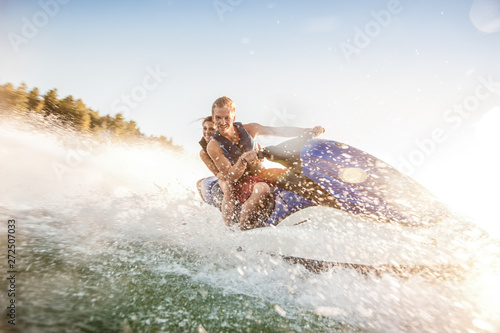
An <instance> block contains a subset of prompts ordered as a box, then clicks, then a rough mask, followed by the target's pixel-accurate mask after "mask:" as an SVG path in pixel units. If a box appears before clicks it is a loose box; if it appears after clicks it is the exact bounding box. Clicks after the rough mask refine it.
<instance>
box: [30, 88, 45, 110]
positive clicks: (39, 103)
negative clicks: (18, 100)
mask: <svg viewBox="0 0 500 333" xmlns="http://www.w3.org/2000/svg"><path fill="white" fill-rule="evenodd" d="M44 105H45V102H44V100H43V99H40V95H39V91H38V88H33V89H32V90H31V91H30V92H29V94H28V111H31V112H36V113H41V112H42V110H43V106H44Z"/></svg>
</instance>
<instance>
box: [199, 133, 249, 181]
mask: <svg viewBox="0 0 500 333" xmlns="http://www.w3.org/2000/svg"><path fill="white" fill-rule="evenodd" d="M207 153H208V155H209V156H210V158H211V159H212V161H213V162H214V163H215V166H216V167H217V169H218V170H219V172H220V174H221V175H222V178H223V179H224V180H228V181H230V182H232V183H236V182H237V181H238V179H240V178H241V176H243V173H245V169H246V163H245V162H244V161H243V160H242V157H243V158H244V157H245V156H247V154H246V153H244V154H243V155H242V156H241V157H240V158H239V159H238V161H237V162H236V163H235V164H234V165H231V162H229V160H228V159H227V157H226V155H224V152H223V151H222V149H221V147H219V145H218V143H217V142H216V141H215V140H210V142H209V143H208V146H207ZM254 154H255V153H254ZM249 162H251V161H249Z"/></svg>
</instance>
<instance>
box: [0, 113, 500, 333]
mask: <svg viewBox="0 0 500 333" xmlns="http://www.w3.org/2000/svg"><path fill="white" fill-rule="evenodd" d="M0 147H1V148H0V157H1V159H2V165H1V171H0V184H1V191H0V202H1V204H0V211H2V213H3V214H2V215H8V216H9V218H16V220H19V221H21V222H20V224H19V232H20V233H24V234H25V235H26V236H30V237H34V236H35V235H36V237H38V238H41V239H43V240H44V242H46V243H44V244H45V245H42V246H47V248H48V247H51V246H53V247H57V249H59V250H60V251H62V252H63V253H64V255H63V257H64V258H66V260H67V264H68V265H70V264H71V263H73V262H77V263H78V264H79V265H86V262H87V261H86V260H89V258H103V259H102V261H103V262H102V267H105V266H106V264H109V262H107V261H105V260H112V261H113V260H117V261H118V260H125V261H126V260H128V261H131V262H133V263H136V262H137V269H138V270H140V269H144V268H145V267H146V268H148V269H150V270H153V271H155V272H157V273H159V274H167V273H175V274H179V275H189V276H190V277H191V279H194V280H197V281H202V282H203V283H206V284H209V285H211V286H212V287H214V288H220V289H221V290H223V291H224V293H228V294H244V295H249V296H251V297H256V298H262V299H265V300H267V301H268V302H271V303H273V304H275V305H276V306H275V307H274V309H275V311H276V312H277V313H278V314H279V315H280V316H283V317H286V316H293V315H294V314H295V315H297V314H300V313H301V312H302V311H312V312H314V313H316V314H317V315H318V316H330V317H332V318H335V319H336V320H338V322H340V323H347V324H349V325H351V326H352V327H354V330H356V329H358V328H359V329H361V330H366V331H369V332H401V331H404V332H455V331H458V332H498V330H499V329H500V319H499V317H498V313H499V311H500V302H499V301H498V300H499V299H500V290H499V289H498V288H497V287H496V281H498V279H499V274H498V270H497V269H498V267H497V266H498V253H499V251H498V247H497V246H495V245H487V246H486V245H485V246H483V248H485V249H486V250H484V251H485V255H488V256H489V257H485V258H483V259H484V260H483V261H481V262H477V263H475V264H474V265H472V266H473V267H474V268H476V271H477V272H475V273H474V274H471V276H467V277H465V278H462V279H458V280H448V281H440V280H436V281H429V280H427V279H424V278H423V277H421V276H418V275H416V276H413V277H411V278H408V279H404V278H400V277H395V276H392V275H382V276H371V275H368V276H366V275H362V274H359V273H358V272H357V271H354V270H350V269H346V268H337V269H333V270H331V271H329V272H326V273H322V274H314V273H311V272H308V271H307V270H306V269H305V268H303V267H302V266H299V265H291V264H289V263H285V262H283V261H282V260H281V259H279V258H276V257H270V256H268V255H265V254H260V253H252V252H248V251H247V252H245V251H238V247H239V245H240V244H241V243H243V242H244V240H245V234H244V233H240V232H232V231H229V230H227V229H226V228H225V227H224V226H223V223H222V219H221V217H220V213H219V212H218V211H217V210H216V209H215V208H213V207H209V206H208V205H205V204H204V203H202V202H201V200H200V199H199V198H198V195H197V193H196V190H195V188H194V186H195V185H194V184H195V182H196V180H197V179H199V178H201V177H203V176H206V175H207V173H208V172H206V170H204V167H203V166H202V164H201V163H200V161H198V159H197V158H196V157H195V156H189V155H187V154H184V153H178V152H173V151H168V150H164V149H160V148H158V147H153V146H147V145H138V144H135V145H132V144H130V145H125V144H113V143H112V142H107V143H103V142H101V141H98V140H96V139H94V138H92V137H84V136H82V135H80V134H78V133H74V132H71V131H67V130H65V129H62V128H59V127H57V126H53V125H48V126H46V127H44V128H42V129H41V128H39V127H38V126H35V125H33V124H31V123H29V122H26V121H23V122H20V121H18V120H8V121H7V120H4V121H3V122H2V123H1V124H0ZM23 228H25V229H24V230H23ZM4 232H5V231H4V230H2V231H1V233H2V235H0V236H1V237H2V239H3V238H4V237H3V233H4ZM133 241H137V242H139V243H140V244H141V245H140V246H138V247H137V248H135V250H133V251H135V252H136V253H135V252H134V253H130V250H129V252H124V250H122V249H119V244H123V243H129V242H133ZM26 242H27V243H26V245H24V247H29V246H30V241H29V240H27V241H26ZM51 244H52V245H51ZM2 248H3V240H2ZM42 250H43V249H42ZM172 250H173V251H174V252H176V253H177V254H176V255H177V256H179V260H178V261H174V262H172V260H170V261H169V262H168V264H166V262H164V261H162V256H161V255H162V254H163V253H167V252H169V251H172ZM104 258H115V259H104ZM26 265H27V266H28V265H30V264H26ZM495 265H496V266H495ZM491 267H493V268H491ZM28 271H29V269H28ZM109 274H111V273H109ZM65 278H66V279H67V280H71V279H73V278H72V277H71V276H66V277H65ZM74 279H75V280H76V278H74ZM41 283H43V281H42V282H41ZM74 283H75V284H76V283H77V282H76V281H75V282H74Z"/></svg>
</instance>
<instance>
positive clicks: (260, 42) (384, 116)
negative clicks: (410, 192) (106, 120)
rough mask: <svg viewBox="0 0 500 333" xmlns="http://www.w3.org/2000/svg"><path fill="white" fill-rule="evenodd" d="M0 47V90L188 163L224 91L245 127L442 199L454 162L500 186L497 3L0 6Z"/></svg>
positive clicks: (242, 0)
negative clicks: (301, 133) (372, 163)
mask: <svg viewBox="0 0 500 333" xmlns="http://www.w3.org/2000/svg"><path fill="white" fill-rule="evenodd" d="M0 50H1V53H0V83H2V84H3V83H7V82H11V83H13V84H14V85H19V84H20V83H21V82H25V83H26V84H27V86H28V88H34V87H38V88H39V89H40V90H41V92H42V93H45V92H46V91H48V90H49V89H52V88H57V89H58V92H59V97H60V98H62V97H65V96H67V95H73V96H74V97H75V98H81V99H82V100H83V101H84V102H85V103H86V105H87V106H89V107H91V108H93V109H94V110H98V111H99V112H100V114H101V115H104V114H111V115H115V114H116V113H118V112H121V113H122V114H124V115H125V117H126V119H128V120H134V121H136V122H137V123H138V126H139V127H140V129H141V131H142V132H143V133H146V134H148V135H157V136H158V135H164V136H166V137H171V138H173V140H174V143H176V144H179V145H182V146H183V147H184V148H185V150H186V151H187V152H197V151H198V150H199V146H197V142H198V140H199V138H200V137H201V123H200V121H199V119H200V118H202V117H205V116H207V115H210V112H211V104H212V102H213V101H214V100H215V99H217V98H218V97H221V96H224V95H225V96H229V97H230V98H232V99H233V100H234V101H235V102H236V106H237V113H236V117H237V120H238V121H242V122H243V123H248V122H258V123H261V124H264V125H272V126H285V125H289V126H300V127H313V126H315V125H322V126H323V127H324V128H325V129H326V133H325V136H326V137H327V138H329V139H335V140H338V141H342V142H346V143H349V144H352V145H353V146H356V147H358V148H361V149H364V150H366V151H368V152H370V153H372V154H374V155H376V156H378V157H380V158H382V159H384V160H386V161H387V162H389V163H391V164H392V165H395V166H396V167H398V168H399V169H402V170H403V171H405V172H406V173H408V174H410V175H412V176H414V177H416V178H417V179H418V180H420V181H422V182H423V183H425V184H434V186H435V189H436V190H437V191H438V192H440V191H441V192H442V193H444V194H449V193H445V192H446V191H445V190H443V189H445V188H448V189H449V188H450V186H451V185H450V184H455V183H454V182H455V181H456V173H457V172H458V171H456V169H457V168H456V166H457V165H461V168H459V170H461V171H460V172H461V174H463V173H464V172H468V173H469V174H470V173H471V172H472V173H473V174H474V175H475V177H476V178H474V179H475V180H470V182H471V183H470V186H471V187H470V188H468V189H467V191H471V190H473V189H474V188H473V186H474V185H477V183H480V182H485V181H490V182H491V181H492V180H491V179H493V180H494V181H497V182H498V176H496V173H495V172H494V170H493V167H492V165H493V164H495V163H496V162H497V161H498V160H497V159H496V158H497V155H496V154H493V153H492V152H493V151H494V149H495V143H498V142H500V137H499V136H498V135H497V134H495V133H497V129H496V127H497V126H494V125H495V124H497V125H498V124H499V123H500V116H499V114H500V62H499V60H498V59H500V0H443V1H430V0H418V1H417V0H380V1H379V0H371V1H368V0H357V1H345V0H344V1H335V0H329V1H326V0H312V1H305V0H300V1H299V0H293V1H292V0H289V1H285V0H277V1H259V0H256V1H249V0H207V1H197V0H194V1H174V0H173V1H158V0H155V1H152V0H141V1H134V0H120V1H115V0H109V1H93V0H92V1H91V0H89V1H78V0H39V1H35V0H23V1H19V0H0ZM273 142H275V141H273V140H270V139H268V138H264V139H262V141H261V143H262V144H264V145H265V144H270V143H273ZM478 160H479V161H480V162H477V161H478ZM478 165H479V166H480V167H478ZM439 184H442V185H439ZM499 185H500V184H499ZM455 192H456V191H455ZM456 196H457V198H458V197H459V194H456ZM458 202H461V203H462V202H463V203H464V204H465V203H466V201H460V199H459V201H458Z"/></svg>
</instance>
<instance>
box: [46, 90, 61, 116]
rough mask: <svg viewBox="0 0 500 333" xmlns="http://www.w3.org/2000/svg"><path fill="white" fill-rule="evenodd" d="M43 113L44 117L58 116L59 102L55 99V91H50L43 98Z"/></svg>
mask: <svg viewBox="0 0 500 333" xmlns="http://www.w3.org/2000/svg"><path fill="white" fill-rule="evenodd" d="M43 101H44V105H43V112H44V114H45V115H46V116H49V115H52V114H53V115H56V116H57V115H58V114H59V106H60V102H59V99H58V98H57V89H51V90H49V91H47V93H46V94H45V95H44V96H43Z"/></svg>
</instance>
